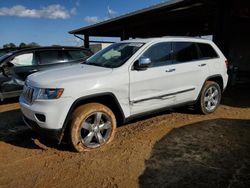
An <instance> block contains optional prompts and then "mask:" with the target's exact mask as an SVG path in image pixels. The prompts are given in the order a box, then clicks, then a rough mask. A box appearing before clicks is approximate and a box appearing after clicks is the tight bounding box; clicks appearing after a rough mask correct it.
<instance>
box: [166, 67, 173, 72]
mask: <svg viewBox="0 0 250 188" xmlns="http://www.w3.org/2000/svg"><path fill="white" fill-rule="evenodd" d="M174 71H175V68H172V69H166V71H165V72H174Z"/></svg>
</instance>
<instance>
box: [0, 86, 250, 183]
mask: <svg viewBox="0 0 250 188" xmlns="http://www.w3.org/2000/svg"><path fill="white" fill-rule="evenodd" d="M248 85H249V84H248ZM248 85H244V86H241V85H240V86H237V87H235V88H233V89H231V90H229V91H227V92H226V93H225V94H224V96H223V101H222V105H221V106H220V107H219V109H218V110H217V111H216V112H215V113H214V114H211V115H206V116H204V115H199V114H196V113H195V112H193V111H192V110H187V109H186V108H182V109H175V110H170V111H166V112H163V113H160V114H155V115H152V116H147V117H145V118H141V119H138V120H135V121H133V122H131V123H129V124H127V125H123V126H121V127H119V128H118V129H117V133H116V136H115V139H114V141H113V142H112V143H111V144H109V145H107V146H106V147H104V148H102V149H99V150H95V151H93V152H86V153H81V154H79V153H75V152H72V151H71V150H70V147H69V146H68V145H66V144H62V145H60V146H58V145H56V144H54V143H53V142H51V141H48V140H46V139H42V138H40V137H39V136H38V135H37V134H36V133H34V132H32V131H31V130H29V129H28V128H27V127H26V126H25V125H24V123H23V122H22V119H21V113H20V110H19V105H18V103H17V100H8V101H6V102H4V103H2V104H0V112H1V113H0V187H250V97H249V96H250V88H248Z"/></svg>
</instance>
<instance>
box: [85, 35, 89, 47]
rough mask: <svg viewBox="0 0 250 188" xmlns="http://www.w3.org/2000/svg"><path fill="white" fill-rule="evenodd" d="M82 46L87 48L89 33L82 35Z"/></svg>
mask: <svg viewBox="0 0 250 188" xmlns="http://www.w3.org/2000/svg"><path fill="white" fill-rule="evenodd" d="M84 47H85V48H89V35H86V34H85V35H84Z"/></svg>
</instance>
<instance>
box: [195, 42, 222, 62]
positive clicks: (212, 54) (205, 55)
mask: <svg viewBox="0 0 250 188" xmlns="http://www.w3.org/2000/svg"><path fill="white" fill-rule="evenodd" d="M197 45H198V48H199V49H200V58H201V59H210V58H217V57H219V56H218V54H217V53H216V51H215V50H214V48H213V47H212V46H211V45H209V44H205V43H197Z"/></svg>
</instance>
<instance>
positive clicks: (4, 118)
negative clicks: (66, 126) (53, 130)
mask: <svg viewBox="0 0 250 188" xmlns="http://www.w3.org/2000/svg"><path fill="white" fill-rule="evenodd" d="M0 120H1V122H0V142H5V143H8V144H11V145H14V146H17V147H23V148H27V149H42V150H47V149H48V148H53V149H56V150H59V151H65V150H67V151H69V150H71V147H69V145H67V144H65V143H62V144H61V145H58V144H57V142H55V141H54V140H50V139H47V138H44V137H41V136H40V135H39V134H37V133H36V132H34V131H32V130H31V129H30V128H29V127H28V126H27V125H25V123H24V122H23V120H22V114H21V111H20V110H12V111H7V112H1V113H0Z"/></svg>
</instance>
